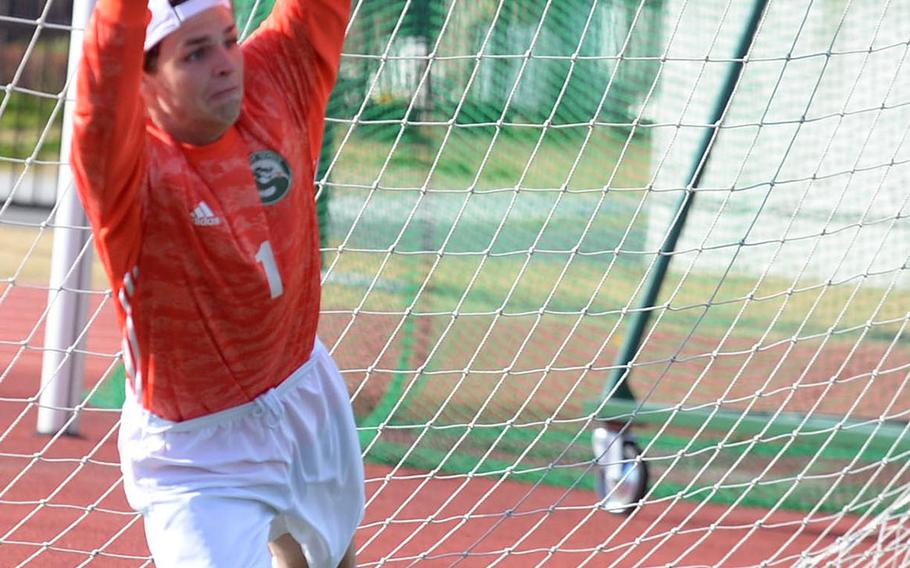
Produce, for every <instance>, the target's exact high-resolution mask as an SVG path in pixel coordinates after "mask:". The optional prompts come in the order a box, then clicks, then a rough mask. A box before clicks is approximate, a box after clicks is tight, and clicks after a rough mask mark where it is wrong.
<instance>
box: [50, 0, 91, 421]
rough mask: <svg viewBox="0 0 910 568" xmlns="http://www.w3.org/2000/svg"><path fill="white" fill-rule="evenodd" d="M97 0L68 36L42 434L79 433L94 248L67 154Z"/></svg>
mask: <svg viewBox="0 0 910 568" xmlns="http://www.w3.org/2000/svg"><path fill="white" fill-rule="evenodd" d="M94 6H95V0H75V2H74V3H73V12H72V14H73V16H72V32H71V34H70V39H69V60H68V64H67V79H66V88H65V90H64V92H63V93H61V95H62V97H63V100H64V101H65V102H64V103H63V105H62V106H63V126H62V132H61V136H60V168H59V173H58V177H57V204H56V206H55V208H54V244H53V256H52V258H51V272H50V282H49V283H48V299H47V320H46V324H45V325H46V327H45V341H44V349H43V357H42V364H41V389H40V391H39V400H38V408H39V410H38V416H37V430H38V433H39V434H56V433H57V432H59V431H61V430H62V429H65V430H66V433H67V434H70V435H76V434H78V433H79V422H78V416H77V415H76V414H75V413H74V409H75V408H77V406H78V405H79V404H80V403H81V402H82V397H83V392H82V391H83V388H84V384H85V380H84V361H83V360H82V355H81V354H80V353H79V350H82V349H84V347H85V332H86V328H85V324H86V321H87V315H88V311H87V306H88V300H87V296H86V295H85V294H84V292H86V291H88V290H89V289H90V288H91V263H92V256H93V254H92V253H93V250H92V248H91V244H90V243H91V239H90V234H89V232H88V230H87V228H88V217H86V215H85V210H84V209H83V208H82V204H81V202H80V201H79V196H78V194H77V193H76V189H75V187H74V182H73V175H72V171H71V170H70V168H69V165H68V164H69V152H70V144H71V137H72V129H73V108H74V101H75V98H76V80H75V77H76V71H77V70H78V68H79V61H80V59H81V57H82V40H83V34H82V30H84V29H85V26H86V25H87V24H88V21H89V18H90V17H91V14H92V10H93V9H94Z"/></svg>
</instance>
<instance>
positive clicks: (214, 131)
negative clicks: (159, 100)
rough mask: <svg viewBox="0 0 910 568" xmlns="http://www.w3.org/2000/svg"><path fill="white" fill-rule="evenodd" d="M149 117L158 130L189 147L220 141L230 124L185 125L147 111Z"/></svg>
mask: <svg viewBox="0 0 910 568" xmlns="http://www.w3.org/2000/svg"><path fill="white" fill-rule="evenodd" d="M149 115H150V117H151V119H152V122H154V123H155V125H156V126H157V127H158V128H160V129H161V130H163V131H164V132H167V133H168V134H169V135H170V136H171V138H173V139H174V140H175V141H177V142H180V143H181V144H189V145H190V146H207V145H209V144H213V143H215V142H217V141H218V140H220V139H221V137H222V136H224V133H225V132H227V131H228V129H229V128H230V127H231V125H230V124H211V123H209V124H200V123H193V124H187V123H184V122H180V121H176V120H172V119H170V117H169V116H167V115H166V114H164V113H156V112H154V110H153V109H149Z"/></svg>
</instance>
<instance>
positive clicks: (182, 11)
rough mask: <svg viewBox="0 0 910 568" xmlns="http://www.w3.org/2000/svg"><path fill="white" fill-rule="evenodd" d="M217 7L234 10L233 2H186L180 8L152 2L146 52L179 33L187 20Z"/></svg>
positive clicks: (164, 1)
mask: <svg viewBox="0 0 910 568" xmlns="http://www.w3.org/2000/svg"><path fill="white" fill-rule="evenodd" d="M131 1H134V0H131ZM216 6H224V7H225V8H227V9H228V10H231V9H232V7H231V0H186V1H185V2H183V3H182V4H180V5H178V6H171V3H170V1H169V0H150V2H149V10H150V11H151V12H152V20H151V21H150V22H149V25H148V27H147V28H146V29H145V50H146V51H148V50H149V49H151V48H152V47H154V46H155V44H157V43H158V42H159V41H161V40H162V39H164V38H165V37H167V36H169V35H171V34H172V33H174V32H175V31H177V29H178V28H179V27H180V26H182V25H183V22H185V21H186V20H189V19H190V18H192V17H193V16H195V15H197V14H199V13H201V12H204V11H206V10H208V9H209V8H215V7H216Z"/></svg>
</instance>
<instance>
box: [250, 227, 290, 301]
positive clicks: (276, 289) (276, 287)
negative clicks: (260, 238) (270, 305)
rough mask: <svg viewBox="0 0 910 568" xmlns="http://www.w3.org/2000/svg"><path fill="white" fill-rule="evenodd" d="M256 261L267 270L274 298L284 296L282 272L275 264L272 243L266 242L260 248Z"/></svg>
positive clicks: (270, 289) (270, 290)
mask: <svg viewBox="0 0 910 568" xmlns="http://www.w3.org/2000/svg"><path fill="white" fill-rule="evenodd" d="M256 260H258V261H259V262H260V263H262V266H263V268H265V276H266V278H268V279H269V292H271V294H272V298H273V299H274V298H277V297H278V296H280V295H282V294H284V285H283V284H282V283H281V272H279V271H278V263H277V262H275V253H274V252H272V243H270V242H269V241H265V242H264V243H262V246H260V247H259V252H257V253H256Z"/></svg>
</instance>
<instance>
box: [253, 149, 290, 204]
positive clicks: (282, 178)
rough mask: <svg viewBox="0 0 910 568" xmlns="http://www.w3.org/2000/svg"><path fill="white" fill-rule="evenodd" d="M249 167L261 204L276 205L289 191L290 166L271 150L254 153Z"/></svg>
mask: <svg viewBox="0 0 910 568" xmlns="http://www.w3.org/2000/svg"><path fill="white" fill-rule="evenodd" d="M250 166H251V167H252V169H253V179H254V180H256V187H257V188H258V189H259V198H260V199H261V200H262V203H263V204H265V205H272V204H274V203H278V202H279V201H281V200H282V199H284V196H286V195H287V194H288V192H289V191H290V190H291V181H292V179H291V166H289V165H288V162H287V160H285V159H284V158H283V157H282V156H281V154H279V153H277V152H273V151H272V150H260V151H259V152H254V153H253V154H252V155H251V156H250Z"/></svg>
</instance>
